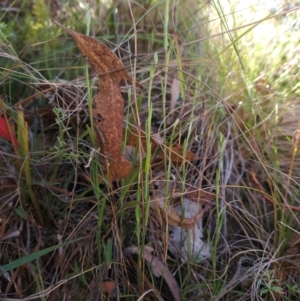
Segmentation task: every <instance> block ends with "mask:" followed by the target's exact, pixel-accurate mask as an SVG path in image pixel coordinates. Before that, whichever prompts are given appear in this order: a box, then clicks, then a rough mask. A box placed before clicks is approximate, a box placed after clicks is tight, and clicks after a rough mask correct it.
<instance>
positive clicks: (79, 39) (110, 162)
mask: <svg viewBox="0 0 300 301" xmlns="http://www.w3.org/2000/svg"><path fill="white" fill-rule="evenodd" d="M53 22H54V23H55V24H56V25H58V26H59V27H61V28H62V29H63V30H65V31H66V32H68V33H69V34H70V35H71V36H72V37H73V38H74V40H75V41H76V43H77V45H78V47H79V49H80V52H81V54H82V55H83V56H84V57H87V58H88V61H89V63H90V65H91V67H92V70H93V72H94V73H95V75H98V76H99V83H98V87H99V92H98V94H97V95H96V96H95V98H94V99H93V109H92V111H93V121H94V128H95V133H96V140H97V143H98V144H99V146H100V149H101V153H102V161H103V163H104V165H105V166H106V168H107V171H108V173H109V175H110V179H111V180H117V179H119V178H126V177H128V176H129V173H130V171H131V163H130V162H129V161H127V160H126V159H125V158H124V156H123V155H122V152H121V149H122V138H123V130H122V124H123V108H124V100H123V98H122V95H121V89H120V84H121V82H122V81H124V80H126V81H128V82H129V83H132V78H131V77H130V76H129V75H128V73H127V71H126V69H125V67H124V65H123V64H122V62H121V61H120V60H119V59H118V57H117V56H116V55H115V54H114V53H113V52H112V51H111V50H110V49H109V48H108V47H106V46H105V45H104V44H102V43H100V42H99V41H97V40H96V39H94V38H91V37H88V36H86V35H83V34H80V33H77V32H75V31H73V30H70V29H68V28H66V27H64V26H62V25H61V24H60V23H58V22H57V21H53ZM136 85H137V86H138V87H141V85H140V84H138V83H136Z"/></svg>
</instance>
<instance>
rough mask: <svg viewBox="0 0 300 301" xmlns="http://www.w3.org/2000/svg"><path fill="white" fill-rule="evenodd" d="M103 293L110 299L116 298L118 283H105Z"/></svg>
mask: <svg viewBox="0 0 300 301" xmlns="http://www.w3.org/2000/svg"><path fill="white" fill-rule="evenodd" d="M100 287H101V288H100V290H101V293H103V294H108V296H109V297H110V298H113V297H114V292H115V289H116V283H115V282H113V281H104V282H102V283H101V286H100Z"/></svg>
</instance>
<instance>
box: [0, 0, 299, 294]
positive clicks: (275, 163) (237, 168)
mask: <svg viewBox="0 0 300 301" xmlns="http://www.w3.org/2000/svg"><path fill="white" fill-rule="evenodd" d="M7 2H9V1H7ZM54 2H55V1H53V3H54ZM194 2H195V1H189V0H185V1H179V2H178V1H168V0H166V1H160V2H156V1H148V2H147V3H143V4H138V3H134V2H131V3H130V4H129V3H128V2H126V1H123V2H120V3H118V4H110V3H106V2H104V1H95V3H94V4H93V5H92V7H88V6H85V7H81V6H80V3H79V1H64V2H61V3H60V5H59V6H56V8H53V5H52V6H50V4H49V3H48V4H45V3H46V2H43V1H40V0H38V1H37V0H31V1H21V2H20V1H11V2H9V3H6V4H4V9H3V10H2V12H3V14H2V16H1V18H0V33H1V37H2V41H3V42H2V43H1V48H0V62H1V63H0V66H1V67H0V79H1V87H0V96H1V98H2V99H3V100H4V102H5V110H6V114H7V115H8V116H9V117H10V119H11V121H12V122H14V123H15V124H16V129H17V134H18V135H17V137H18V139H19V142H20V144H21V148H19V149H18V148H16V149H15V150H13V148H12V146H11V145H10V144H9V143H8V142H6V141H4V140H3V139H1V146H0V157H1V160H0V268H1V269H0V299H1V298H7V299H9V300H18V299H22V300H33V299H36V298H38V299H42V300H46V299H48V300H65V299H68V300H96V299H99V298H100V299H101V300H114V299H116V300H121V299H123V300H137V299H139V298H140V299H141V298H142V296H143V298H144V300H174V296H173V295H172V289H170V287H169V286H168V285H167V283H166V281H165V280H164V279H163V277H158V276H157V275H156V273H155V271H153V270H152V269H153V267H152V266H151V263H149V262H147V260H145V258H144V254H145V253H144V250H150V249H151V248H153V255H154V256H156V258H157V259H158V261H160V262H162V263H164V264H166V266H167V267H168V269H169V270H170V271H171V273H172V274H173V276H174V279H175V280H176V282H177V284H178V286H179V288H180V290H181V295H182V296H181V298H182V300H296V299H298V298H299V292H300V287H299V285H300V282H299V273H298V270H299V242H298V241H299V202H300V200H299V176H298V174H299V168H300V161H299V150H298V148H299V147H298V144H299V116H298V115H299V114H298V113H299V95H298V92H299V91H298V82H297V79H298V77H297V75H298V65H299V64H298V60H299V57H298V55H297V47H298V46H297V41H298V35H299V30H298V28H297V23H296V21H297V18H296V16H297V14H298V10H297V7H290V8H289V9H290V10H287V11H284V10H283V9H278V10H277V11H275V12H272V11H270V10H267V9H266V8H265V7H263V6H259V5H258V4H257V3H253V5H249V4H247V7H245V6H242V7H241V5H243V4H239V5H240V6H238V4H236V6H234V5H233V4H232V6H231V7H227V6H225V4H224V3H223V2H222V3H221V2H219V1H211V3H205V4H199V5H197V4H195V3H194ZM51 3H52V1H51ZM57 3H58V4H59V2H57ZM10 4H11V6H10ZM246 9H247V11H249V12H250V11H256V12H258V11H259V14H258V13H256V14H253V16H254V17H252V15H251V14H250V13H248V14H246V16H245V14H244V13H243V12H244V11H245V10H246ZM31 11H32V12H33V17H31ZM89 13H91V14H89ZM51 16H52V17H53V16H55V18H57V19H58V20H59V22H61V23H62V24H64V25H66V26H70V27H72V28H73V29H75V30H77V31H78V32H82V33H83V32H86V31H89V34H90V35H92V36H96V37H97V38H101V39H102V42H103V41H104V42H105V43H106V44H107V45H109V46H110V47H111V48H112V49H114V50H115V51H116V53H117V54H118V55H119V57H120V58H122V61H123V63H124V65H125V66H126V67H127V68H128V71H129V72H131V73H132V74H134V76H136V79H137V80H138V81H139V82H140V83H141V84H142V85H143V86H144V91H143V92H138V93H136V91H135V89H134V88H133V87H126V86H124V87H122V92H123V95H124V99H125V109H124V133H125V135H124V136H125V140H126V139H128V137H129V136H130V133H132V132H134V131H136V130H137V129H139V130H141V131H143V132H145V133H146V147H145V149H142V146H141V145H139V146H137V147H136V148H134V147H131V148H129V147H126V146H125V145H124V152H125V153H126V155H128V157H129V158H130V160H131V161H132V163H133V166H134V168H133V171H132V173H131V175H130V177H129V178H128V179H123V180H122V181H119V182H114V183H112V184H111V183H108V182H107V179H106V178H105V177H104V176H103V172H102V171H103V167H102V166H101V165H100V163H99V161H98V160H97V156H99V155H101V154H99V150H98V149H95V147H94V145H95V144H94V141H93V130H92V127H91V120H90V114H89V112H90V111H89V110H90V105H91V100H92V97H93V95H95V93H96V85H95V84H94V82H93V80H92V79H89V78H88V71H87V67H86V65H85V62H84V60H83V59H82V58H80V55H79V52H78V51H77V49H76V47H75V45H74V43H72V41H70V40H69V39H68V38H66V37H65V36H64V35H62V34H60V32H59V30H57V28H55V27H54V26H53V24H52V23H51V20H50V17H51ZM99 16H100V17H99ZM100 20H101V22H100ZM88 24H90V28H89V25H88ZM273 28H276V31H273ZM265 30H266V31H265ZM136 41H137V43H136ZM136 46H137V48H135V47H136ZM133 54H134V55H133ZM150 136H151V137H150ZM154 138H155V139H156V140H155V141H157V144H158V145H159V148H158V150H156V152H151V147H152V146H153V145H151V144H150V142H151V141H153V140H151V139H154ZM175 144H179V145H180V146H181V147H182V154H183V155H182V156H183V158H184V157H185V156H186V154H187V153H189V152H192V153H193V154H194V155H195V158H194V160H192V161H189V160H186V161H184V160H183V161H184V162H182V163H180V164H178V162H177V163H176V162H174V159H172V151H171V150H172V147H173V146H174V145H175ZM160 151H161V152H160ZM159 152H160V153H159ZM158 154H163V156H161V157H159V156H158ZM186 187H191V188H192V189H194V190H195V191H199V193H200V192H201V191H205V192H209V193H212V194H215V195H216V199H215V201H214V202H213V203H210V206H211V209H210V210H209V212H208V214H206V215H205V217H203V224H202V226H203V229H204V230H203V240H204V241H205V242H206V243H207V244H208V245H209V246H210V254H211V255H210V257H209V258H204V259H203V260H197V257H193V256H192V255H193V254H188V255H187V258H188V260H187V261H185V262H182V260H181V259H182V249H180V248H178V250H177V253H176V252H174V251H173V253H172V252H170V250H171V248H170V247H169V241H170V239H171V232H169V230H170V229H171V230H172V225H171V224H170V220H168V215H167V214H166V213H165V212H164V210H156V209H157V208H156V207H155V202H157V199H156V198H157V196H159V197H160V198H161V199H163V200H164V202H165V206H166V208H167V206H169V205H170V204H171V203H172V202H176V201H178V202H179V203H178V204H181V203H180V202H182V201H183V200H184V195H185V193H186V189H187V188H186ZM178 204H177V205H178ZM173 205H174V204H173ZM180 208H181V209H182V208H184V206H182V207H180ZM183 211H184V210H183V209H182V216H183V217H184V216H185V212H183ZM189 239H190V240H191V239H193V238H192V237H190V238H189ZM187 246H188V248H189V249H190V250H189V251H190V253H191V252H192V249H193V248H192V244H191V241H190V243H189V244H188V245H187ZM128 247H137V248H136V250H137V254H136V255H130V256H129V255H128V254H127V253H126V252H125V254H124V250H126V248H128ZM173 249H174V250H175V249H176V248H173ZM127 250H128V249H127ZM151 250H152V249H151ZM87 292H88V293H87Z"/></svg>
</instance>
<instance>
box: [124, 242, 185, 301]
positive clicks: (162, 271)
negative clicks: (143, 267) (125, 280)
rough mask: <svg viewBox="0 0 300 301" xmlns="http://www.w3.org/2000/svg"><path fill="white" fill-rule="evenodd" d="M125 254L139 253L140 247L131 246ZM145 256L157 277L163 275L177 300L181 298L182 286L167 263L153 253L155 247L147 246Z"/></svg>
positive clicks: (144, 251)
mask: <svg viewBox="0 0 300 301" xmlns="http://www.w3.org/2000/svg"><path fill="white" fill-rule="evenodd" d="M123 253H124V255H125V256H128V255H133V254H138V253H139V250H138V247H129V248H126V249H125V250H124V251H123ZM143 258H144V259H145V260H147V261H148V263H149V264H150V267H151V270H152V272H153V274H154V276H156V277H163V278H164V280H165V281H166V283H167V285H168V287H169V289H170V291H171V293H172V294H173V297H174V300H175V301H180V300H181V292H180V288H179V286H178V284H177V282H176V280H175V278H174V276H173V275H172V273H171V272H170V271H169V269H168V267H167V265H166V264H165V263H163V262H162V261H160V260H159V259H158V258H157V257H156V256H154V255H153V249H152V248H151V247H145V248H144V250H143Z"/></svg>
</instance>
